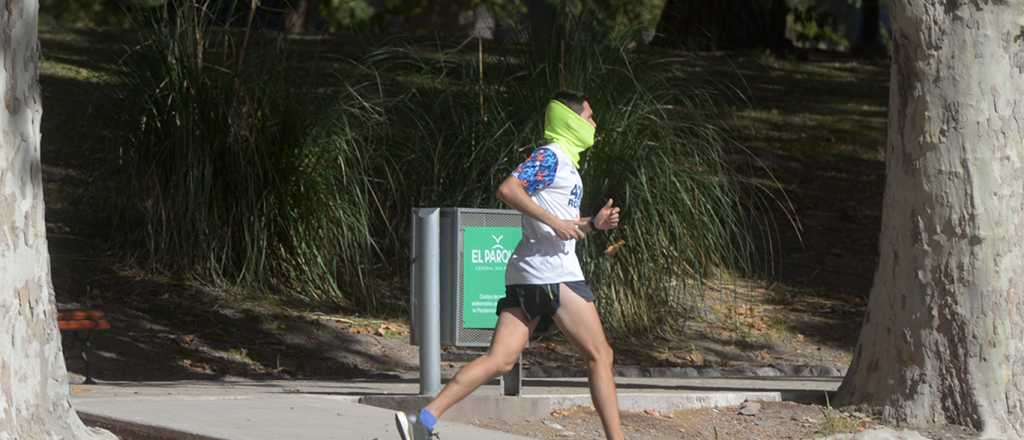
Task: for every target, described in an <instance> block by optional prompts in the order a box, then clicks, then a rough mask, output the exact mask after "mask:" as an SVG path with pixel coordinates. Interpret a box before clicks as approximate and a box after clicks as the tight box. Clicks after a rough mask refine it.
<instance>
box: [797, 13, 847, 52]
mask: <svg viewBox="0 0 1024 440" xmlns="http://www.w3.org/2000/svg"><path fill="white" fill-rule="evenodd" d="M788 21H789V28H790V32H792V34H793V39H794V40H795V41H794V43H795V44H796V45H798V46H805V47H806V46H817V45H824V46H825V47H835V48H840V49H847V48H849V47H850V42H849V41H847V39H846V37H844V36H843V35H841V34H840V33H839V32H837V28H838V25H837V18H836V17H835V16H834V15H832V14H831V13H829V12H828V11H823V10H818V9H816V8H815V6H814V5H813V4H810V5H808V6H795V7H793V8H792V9H791V11H790V16H789V17H788Z"/></svg>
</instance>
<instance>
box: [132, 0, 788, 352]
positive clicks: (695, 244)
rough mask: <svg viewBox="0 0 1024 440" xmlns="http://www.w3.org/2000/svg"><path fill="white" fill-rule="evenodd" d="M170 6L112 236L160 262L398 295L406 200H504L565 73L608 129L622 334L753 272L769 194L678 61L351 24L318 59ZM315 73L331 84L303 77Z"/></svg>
mask: <svg viewBox="0 0 1024 440" xmlns="http://www.w3.org/2000/svg"><path fill="white" fill-rule="evenodd" d="M186 4H191V3H186ZM176 14H177V15H175V16H173V17H169V18H168V19H165V20H163V21H158V24H157V25H156V26H154V27H152V28H151V31H150V32H149V33H147V35H146V38H145V41H146V43H145V44H143V45H142V46H140V47H139V48H138V49H137V50H136V51H135V52H134V53H133V56H132V57H131V58H130V59H129V60H128V62H127V63H126V72H127V73H126V79H127V82H128V84H129V87H128V89H127V90H128V96H130V97H133V102H134V104H135V105H137V106H138V108H140V109H142V111H141V114H140V117H139V118H138V119H137V120H136V121H135V122H136V125H135V127H136V130H135V131H136V136H135V137H134V138H133V139H131V142H130V145H129V148H127V149H126V152H125V153H124V155H123V157H122V160H121V163H122V165H121V166H120V167H119V168H118V171H119V175H120V176H122V177H124V178H125V184H124V185H123V187H124V188H126V193H125V194H124V195H123V197H119V200H122V202H121V204H120V206H121V212H122V213H123V216H122V218H123V219H124V220H125V221H126V222H127V223H128V225H130V226H131V227H130V228H129V230H132V231H134V233H133V234H130V235H129V240H127V241H125V243H126V244H128V245H129V246H131V247H133V248H135V249H140V250H141V253H142V254H144V255H146V256H147V257H148V261H151V262H152V263H153V264H154V265H156V266H157V267H161V268H165V269H167V270H169V271H174V272H176V273H183V274H187V275H188V276H190V277H192V278H194V279H197V280H199V281H202V282H208V283H210V284H214V285H218V286H223V287H238V288H243V289H246V291H259V292H269V293H272V294H275V295H279V296H285V297H288V298H294V299H299V300H302V301H305V302H307V303H309V304H313V305H318V306H319V305H333V306H348V307H353V308H355V309H357V310H361V311H367V312H376V311H380V310H382V309H386V310H399V309H401V307H402V304H404V302H405V299H406V298H407V296H406V295H407V293H406V292H407V290H406V287H407V286H406V280H408V273H407V270H408V254H407V252H408V248H409V243H408V240H409V224H408V223H409V217H410V215H409V213H410V210H411V209H413V208H414V207H418V206H465V207H499V203H498V202H497V201H496V200H495V198H494V190H495V188H496V187H497V185H498V184H499V183H500V182H501V181H502V180H503V179H504V178H505V177H506V176H508V174H509V173H510V172H511V171H512V169H513V168H514V167H515V166H516V165H517V164H518V163H519V162H521V161H522V160H523V159H525V158H526V157H527V156H528V155H529V153H530V151H531V150H532V148H534V147H536V146H538V145H541V144H542V143H543V139H541V137H542V124H543V108H544V106H545V104H546V102H547V99H548V98H549V97H550V96H551V95H552V94H553V93H554V92H555V91H557V90H559V89H562V88H572V89H577V90H581V91H584V92H586V93H587V94H588V95H589V96H590V98H591V101H592V104H593V106H594V108H595V111H596V119H597V122H598V124H599V128H598V142H597V144H596V145H595V147H594V148H593V149H592V150H591V151H590V152H588V153H586V155H585V156H584V161H583V165H582V169H581V171H582V174H583V178H584V182H585V190H586V191H585V192H586V193H585V198H584V206H583V211H584V213H585V215H590V214H592V213H594V212H596V210H597V209H598V208H599V207H601V206H602V205H603V204H604V202H605V201H606V199H607V198H613V199H614V200H615V201H616V205H618V206H621V207H622V209H623V218H622V226H621V227H620V229H619V230H616V231H613V232H609V233H597V234H593V235H591V237H590V238H588V239H587V240H586V241H584V242H583V243H582V244H581V246H580V251H581V256H582V259H583V261H584V265H585V271H586V272H587V274H588V278H589V279H591V280H592V283H593V285H594V287H595V288H596V290H597V292H598V297H599V306H600V309H601V313H602V315H603V316H604V318H605V320H606V322H607V323H608V324H609V325H610V326H611V327H612V329H613V330H615V331H623V332H638V331H645V330H651V329H656V328H658V327H660V326H662V325H664V324H665V323H667V322H672V321H678V320H679V319H680V317H685V316H687V314H688V313H690V312H691V311H692V310H693V307H694V306H695V305H697V304H699V300H700V297H699V295H700V292H702V291H703V290H702V288H701V284H702V283H703V282H704V281H705V280H708V279H712V278H716V277H721V276H724V275H727V274H728V275H731V274H747V273H750V272H752V271H754V270H755V269H756V268H757V267H758V265H757V264H758V263H757V261H758V260H757V256H758V255H760V252H761V250H763V249H762V248H763V244H762V243H761V242H760V241H758V240H757V239H755V237H759V236H762V235H761V234H760V231H762V230H763V228H762V226H763V225H764V224H765V223H767V221H768V220H767V219H768V216H765V215H764V213H765V212H766V211H765V209H766V205H765V203H764V202H763V197H761V194H763V190H762V189H760V188H757V187H755V186H753V185H748V184H746V183H744V182H743V181H741V179H740V178H739V177H738V176H737V175H736V174H734V173H733V172H732V171H731V170H730V169H729V167H728V166H727V165H726V163H725V159H724V153H723V152H724V149H725V148H726V145H727V143H728V139H727V137H726V136H725V135H724V133H723V132H722V130H721V128H720V126H719V125H718V124H717V123H716V122H715V121H716V120H718V119H719V118H720V116H721V115H722V112H723V111H724V107H723V106H721V102H722V99H724V96H722V95H721V94H719V92H718V91H717V89H702V88H698V87H697V86H694V84H698V83H707V81H703V78H695V77H693V76H692V75H694V74H693V73H689V72H688V71H685V70H684V69H682V67H683V66H682V62H681V61H679V60H674V59H668V58H657V57H652V56H649V55H645V54H644V53H643V52H642V51H634V50H630V49H628V48H627V47H626V46H625V43H623V44H617V43H616V41H618V40H616V41H610V40H609V39H608V37H607V36H602V35H600V34H598V33H594V32H590V31H588V30H587V29H586V28H585V27H577V26H570V27H568V28H564V29H562V31H560V32H558V33H557V35H558V36H559V39H556V41H553V42H536V41H535V42H531V43H527V44H523V43H490V42H487V43H485V44H483V46H482V48H483V50H482V51H481V50H480V47H479V46H477V44H476V42H475V41H461V42H444V41H439V40H428V41H424V40H417V39H414V38H394V39H390V40H385V41H383V42H374V43H357V42H358V41H359V40H357V39H354V38H352V39H350V40H348V44H361V45H362V46H363V47H365V51H363V53H364V55H363V56H361V57H359V58H356V59H352V60H349V61H350V62H349V63H347V64H344V65H343V66H342V67H335V68H336V69H338V71H336V72H322V71H321V72H315V73H316V75H314V74H312V73H308V72H301V71H300V70H301V69H300V68H297V67H294V66H298V65H304V66H310V65H313V66H314V68H315V66H316V64H315V63H308V62H307V63H303V64H300V63H292V62H290V61H289V60H291V59H292V58H294V57H297V56H299V53H298V52H295V51H294V50H293V49H290V48H289V47H290V46H289V45H288V44H286V42H284V41H280V40H275V39H273V38H268V37H266V36H260V35H256V34H252V35H249V34H248V33H247V32H242V31H238V30H233V31H226V30H218V29H214V28H213V26H212V25H210V22H209V20H208V18H207V17H206V16H205V15H204V10H203V9H201V8H194V7H193V8H188V7H186V8H182V7H179V8H178V9H177V12H176ZM621 41H623V42H627V41H635V39H630V38H623V39H621ZM324 73H328V74H330V73H334V74H336V76H337V80H336V81H334V82H333V83H332V84H330V85H329V86H328V87H308V85H309V84H305V83H303V80H302V78H312V77H318V78H319V77H323V76H324V75H323V74H324ZM698 80H701V81H698ZM620 241H621V242H624V245H622V246H621V249H620V250H619V251H618V252H617V253H616V254H615V255H614V256H608V255H606V254H605V250H606V249H607V247H608V246H609V245H612V244H614V243H618V242H620Z"/></svg>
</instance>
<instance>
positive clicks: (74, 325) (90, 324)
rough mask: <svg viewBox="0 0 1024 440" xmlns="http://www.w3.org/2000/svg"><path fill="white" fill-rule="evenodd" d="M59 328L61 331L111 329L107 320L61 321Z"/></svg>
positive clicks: (58, 324)
mask: <svg viewBox="0 0 1024 440" xmlns="http://www.w3.org/2000/svg"><path fill="white" fill-rule="evenodd" d="M57 327H59V328H60V329H61V330H107V329H109V328H110V323H109V322H107V321H106V320H105V319H101V320H98V321H93V320H84V319H79V320H60V321H57Z"/></svg>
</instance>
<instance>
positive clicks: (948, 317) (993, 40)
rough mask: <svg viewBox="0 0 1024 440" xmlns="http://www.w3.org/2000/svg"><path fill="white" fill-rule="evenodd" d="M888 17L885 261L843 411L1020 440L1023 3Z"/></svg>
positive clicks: (900, 9)
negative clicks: (865, 409)
mask: <svg viewBox="0 0 1024 440" xmlns="http://www.w3.org/2000/svg"><path fill="white" fill-rule="evenodd" d="M891 5H892V17H893V28H894V34H893V37H894V38H893V64H892V74H891V89H890V95H889V96H890V98H889V134H888V136H889V141H888V147H887V158H886V164H887V182H886V189H885V201H884V205H883V216H882V233H881V237H880V246H879V248H880V251H881V258H880V260H879V266H878V270H877V272H876V274H875V283H874V287H873V290H872V292H871V299H870V302H869V304H868V310H867V314H866V315H865V317H864V327H863V329H862V331H861V335H860V341H859V342H858V344H857V349H856V351H855V353H854V358H853V363H852V365H851V367H850V370H849V373H848V374H847V376H846V379H845V380H844V382H843V385H842V387H841V388H840V390H839V402H840V403H845V404H858V403H864V404H868V405H871V406H877V407H880V408H882V409H883V412H882V415H883V420H884V421H886V422H894V423H900V424H906V425H910V426H914V425H928V424H933V423H942V422H947V423H954V424H960V425H966V426H972V427H974V428H976V429H979V430H983V431H984V434H985V437H986V438H1009V439H1021V438H1022V437H1024V302H1022V297H1021V295H1022V294H1024V291H1022V289H1024V246H1022V245H1021V243H1024V216H1022V215H1021V214H1020V212H1021V210H1022V208H1024V28H1022V24H1021V22H1020V21H1019V20H1020V18H1021V11H1022V10H1024V1H1022V0H1004V1H1000V2H996V1H970V2H967V1H960V0H945V1H934V0H901V1H894V2H891Z"/></svg>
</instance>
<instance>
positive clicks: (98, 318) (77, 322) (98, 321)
mask: <svg viewBox="0 0 1024 440" xmlns="http://www.w3.org/2000/svg"><path fill="white" fill-rule="evenodd" d="M57 327H58V328H59V329H60V331H62V332H71V335H72V336H73V337H74V339H75V342H77V343H78V346H79V349H80V351H81V353H82V354H81V355H82V360H83V361H84V362H85V383H87V384H94V383H96V381H95V380H93V379H92V368H90V364H89V352H90V351H91V349H92V343H91V339H92V332H93V331H96V330H107V329H109V328H110V322H108V321H107V319H106V318H105V317H104V316H103V312H101V311H99V310H85V309H66V310H59V311H58V312H57Z"/></svg>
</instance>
